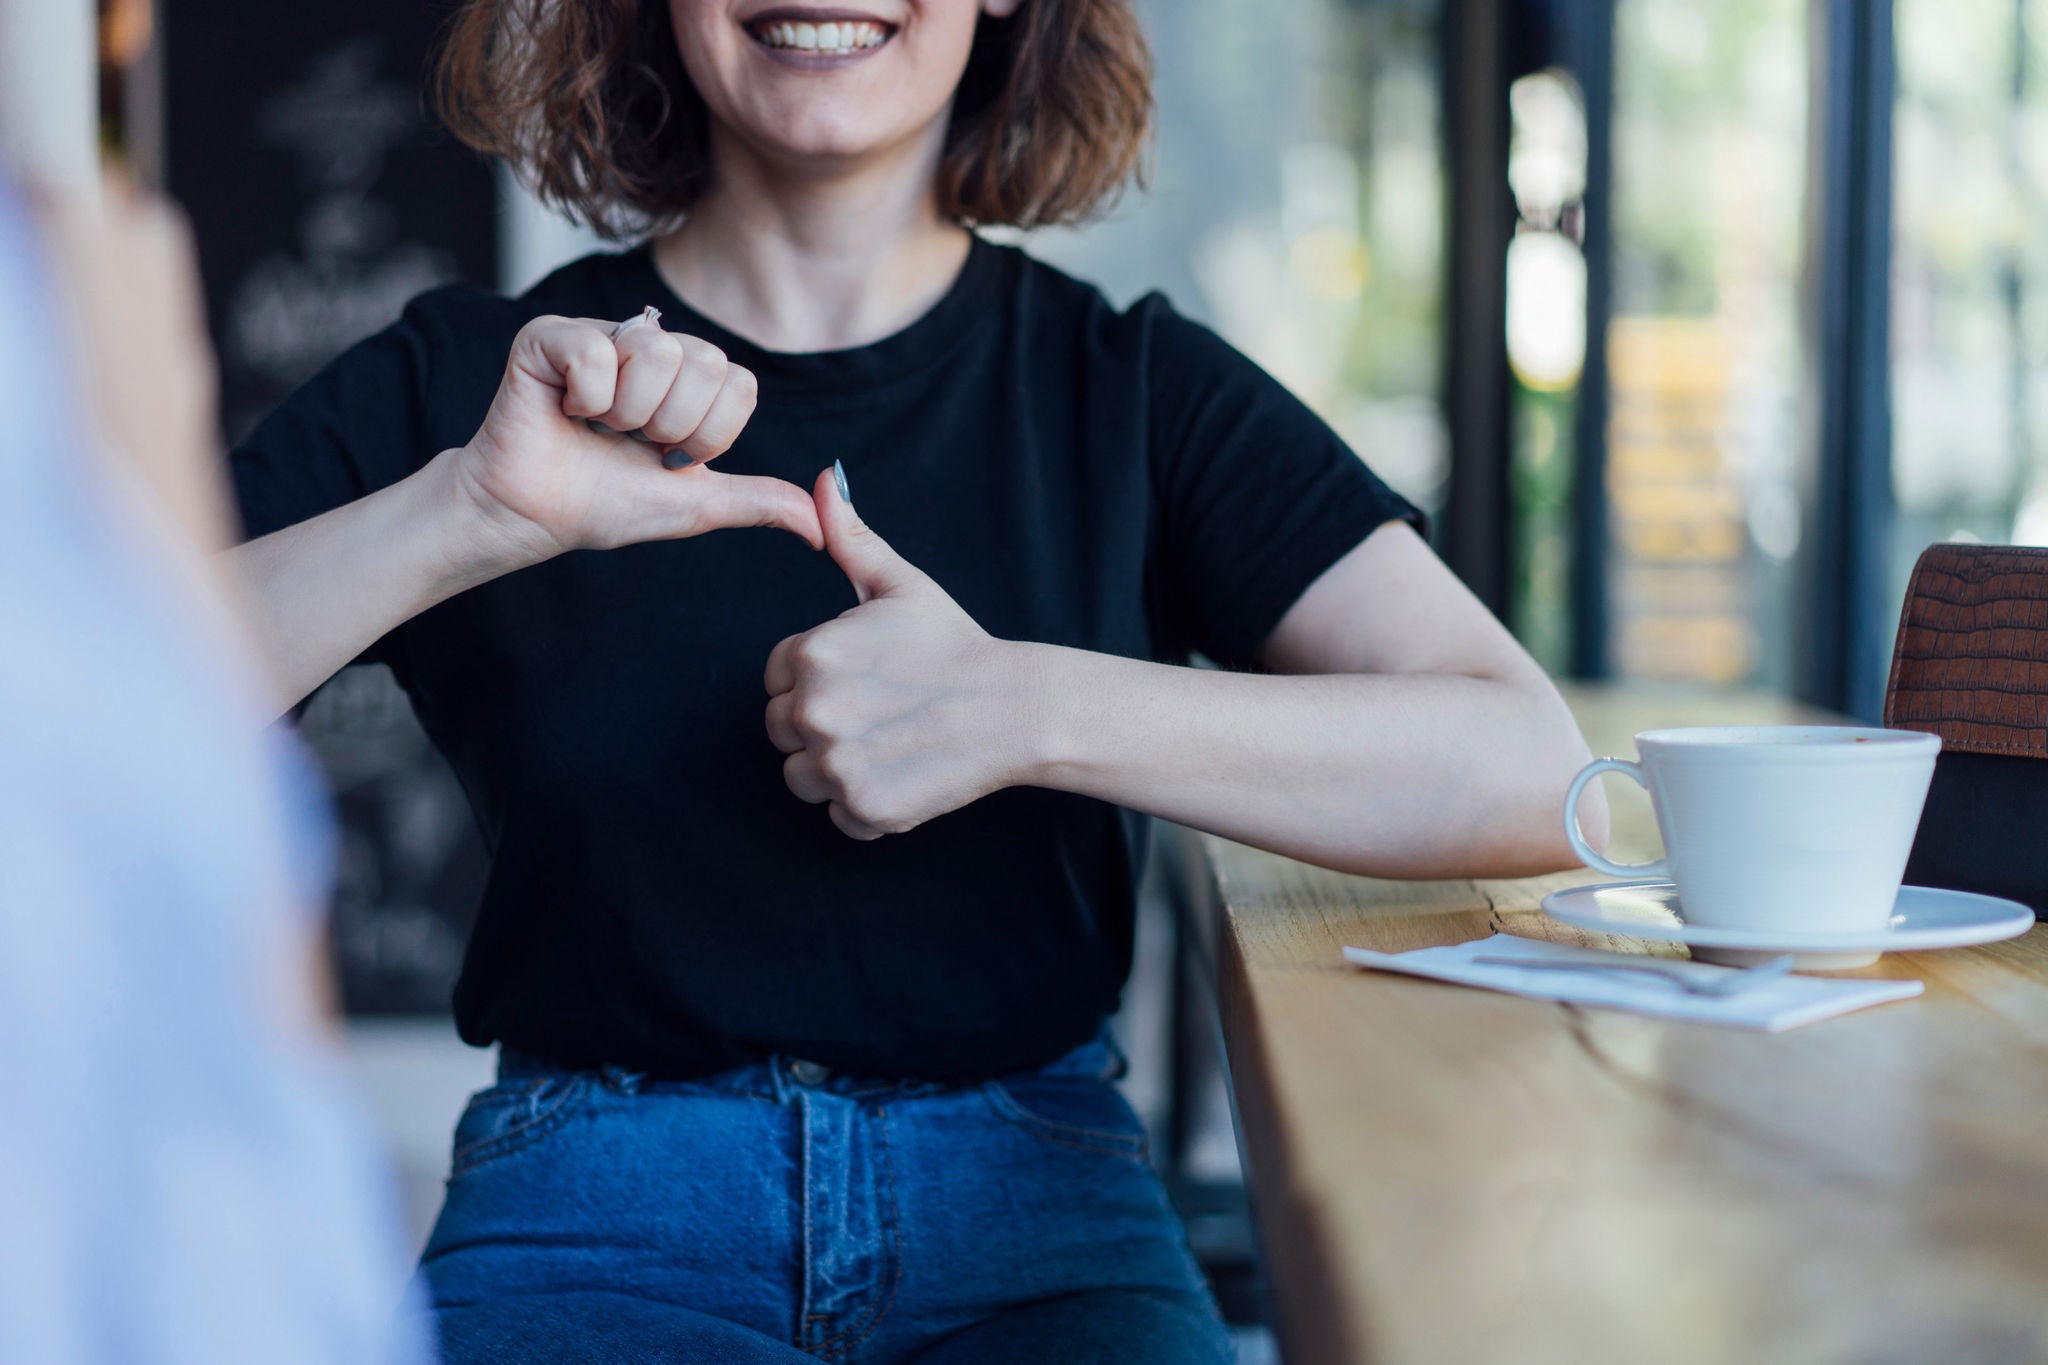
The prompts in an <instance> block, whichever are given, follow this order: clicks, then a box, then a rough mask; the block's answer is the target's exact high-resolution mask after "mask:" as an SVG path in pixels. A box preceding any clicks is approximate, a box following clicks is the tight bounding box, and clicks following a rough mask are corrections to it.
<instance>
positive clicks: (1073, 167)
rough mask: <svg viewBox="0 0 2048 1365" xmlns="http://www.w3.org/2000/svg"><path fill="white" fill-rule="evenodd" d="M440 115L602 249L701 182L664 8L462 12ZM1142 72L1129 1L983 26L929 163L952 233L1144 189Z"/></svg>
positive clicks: (445, 66)
mask: <svg viewBox="0 0 2048 1365" xmlns="http://www.w3.org/2000/svg"><path fill="white" fill-rule="evenodd" d="M439 91H440V108H441V115H442V117H443V118H444V119H445V120H446V121H447V123H448V126H449V128H451V129H452V130H453V131H454V132H455V134H456V136H458V137H460V138H461V139H462V140H463V141H464V142H466V143H468V144H469V145H470V146H472V147H474V148H476V149H477V150H478V151H480V152H484V153H487V154H491V155H496V156H502V157H504V158H506V159H507V160H508V161H510V162H511V163H512V164H513V166H514V167H516V168H517V169H518V170H519V171H520V172H521V174H523V175H524V176H525V177H527V179H528V180H529V182H530V183H531V184H532V186H533V187H534V189H535V190H536V191H537V192H538V193H539V195H540V197H541V198H542V199H543V200H545V201H547V202H548V203H550V204H553V205H555V206H557V207H558V208H561V209H563V210H564V211H566V212H567V213H569V214H570V215H571V216H572V217H575V218H577V219H580V220H581V221H583V222H585V223H588V224H589V225H590V226H591V227H592V228H594V229H596V230H597V231H598V232H599V233H601V234H603V235H604V236H606V237H609V238H612V239H615V240H617V239H622V238H631V237H637V236H640V235H643V234H645V233H647V232H650V231H659V230H662V229H664V228H666V227H669V226H672V225H673V224H675V223H676V222H677V221H679V220H680V219H681V217H682V216H683V215H684V214H685V213H686V212H688V211H689V208H690V205H691V204H692V203H694V202H695V201H696V199H697V197H698V196H699V195H701V194H702V193H703V192H704V190H705V188H706V186H707V185H708V184H709V183H710V178H711V153H710V136H709V116H708V114H707V112H706V110H705V106H704V101H703V98H702V97H701V96H700V95H698V93H697V90H696V88H695V87H694V86H693V85H692V84H691V83H690V78H689V76H688V75H686V74H685V73H684V70H683V62H682V57H681V55H680V54H679V53H678V51H677V49H676V38H675V30H674V27H673V25H672V23H671V22H670V19H669V8H668V5H667V4H666V3H664V0H468V3H467V4H465V5H464V6H463V7H462V10H461V11H460V12H459V13H458V14H457V15H456V16H455V18H454V20H453V21H452V23H451V25H450V29H449V33H448V41H447V43H446V45H445V46H444V48H443V49H442V53H441V60H440V70H439ZM1151 122H1152V69H1151V60H1150V57H1149V55H1148V53H1147V51H1146V48H1145V39H1144V35H1143V34H1142V33H1141V32H1140V31H1139V28H1138V21H1137V17H1136V16H1135V15H1134V14H1132V12H1131V8H1130V4H1129V0H1025V3H1024V5H1023V7H1022V8H1021V9H1020V10H1019V11H1018V12H1017V13H1016V14H1015V15H1012V16H1011V17H1009V18H1007V19H994V18H990V17H989V16H987V15H984V16H982V18H981V21H980V24H979V26H978V27H977V28H976V30H975V35H974V47H973V50H972V52H971V53H970V54H969V56H968V59H967V70H966V73H965V74H964V75H963V76H962V77H961V80H960V88H959V90H958V92H957V93H956V94H955V96H954V101H953V114H952V121H951V123H950V125H949V126H948V128H947V132H946V146H945V152H944V155H943V157H942V159H941V161H940V164H939V173H938V194H939V207H940V211H941V212H943V213H944V214H945V215H946V216H947V217H948V218H951V219H954V220H957V221H959V222H962V223H969V224H975V225H982V226H992V225H999V224H1000V225H1007V226H1011V227H1019V228H1033V227H1044V226H1049V225H1052V224H1064V223H1076V222H1080V221H1082V220H1084V219H1086V218H1088V217H1090V216H1092V215H1093V214H1094V213H1095V212H1096V211H1097V210H1099V209H1101V208H1102V207H1104V206H1105V205H1106V204H1107V203H1108V202H1110V201H1111V200H1113V199H1114V198H1115V196H1116V194H1117V192H1118V191H1119V190H1120V189H1121V188H1122V187H1123V185H1124V184H1125V183H1126V182H1127V181H1130V180H1133V179H1141V178H1142V171H1141V167H1140V165H1139V162H1140V159H1141V156H1142V153H1143V151H1144V147H1145V143H1146V139H1147V136H1148V134H1149V132H1150V129H1151Z"/></svg>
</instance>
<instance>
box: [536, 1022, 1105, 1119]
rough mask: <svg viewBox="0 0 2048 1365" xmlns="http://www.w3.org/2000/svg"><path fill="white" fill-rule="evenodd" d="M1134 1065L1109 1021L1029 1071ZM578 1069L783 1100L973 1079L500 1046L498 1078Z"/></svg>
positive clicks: (661, 1085) (637, 1086)
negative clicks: (681, 1076)
mask: <svg viewBox="0 0 2048 1365" xmlns="http://www.w3.org/2000/svg"><path fill="white" fill-rule="evenodd" d="M1129 1069H1130V1064H1129V1061H1128V1060H1127V1059H1126V1058H1125V1056H1124V1052H1123V1049H1122V1048H1121V1047H1119V1046H1117V1042H1116V1039H1115V1038H1113V1037H1111V1036H1110V1031H1109V1025H1108V1024H1106V1023H1105V1024H1104V1025H1103V1026H1102V1029H1101V1031H1100V1032H1099V1033H1097V1034H1096V1035H1095V1036H1094V1037H1093V1038H1091V1039H1089V1040H1088V1041H1087V1042H1085V1043H1083V1044H1081V1045H1080V1046H1079V1047H1077V1048H1075V1049H1073V1050H1072V1051H1071V1052H1067V1053H1065V1054H1063V1055H1061V1056H1059V1057H1056V1058H1054V1059H1053V1060H1052V1061H1050V1062H1048V1063H1046V1064H1045V1065H1044V1066H1041V1067H1034V1068H1031V1069H1030V1070H1029V1071H1028V1072H1026V1073H1023V1074H1028V1075H1033V1076H1067V1077H1077V1078H1082V1079H1087V1080H1101V1081H1113V1080H1116V1079H1118V1078H1119V1077H1121V1076H1122V1075H1123V1074H1124V1073H1125V1072H1126V1071H1128V1070H1129ZM578 1070H584V1071H593V1072H596V1073H597V1074H598V1075H600V1076H601V1077H602V1078H603V1079H604V1081H605V1082H606V1084H608V1085H611V1086H613V1087H614V1088H617V1089H624V1090H630V1091H642V1090H646V1091H661V1090H693V1089H694V1090H721V1091H730V1092H733V1093H736V1094H754V1095H759V1094H771V1095H773V1096H774V1097H775V1098H776V1099H778V1100H779V1099H782V1098H784V1096H785V1094H786V1092H787V1091H788V1090H789V1089H790V1088H792V1087H805V1088H809V1089H813V1090H824V1091H828V1092H830V1093H833V1094H838V1095H845V1096H848V1097H866V1096H873V1095H886V1094H897V1095H919V1094H937V1093H939V1092H941V1091H945V1090H958V1089H965V1088H967V1085H965V1084H963V1083H961V1082H956V1081H929V1080H921V1079H918V1078H915V1077H901V1076H898V1077H889V1076H857V1075H851V1074H848V1073H845V1072H838V1071H833V1070H831V1069H829V1068H827V1067H824V1066H821V1065H819V1064H818V1063H816V1062H811V1061H807V1060H805V1059H803V1058H801V1057H791V1056H787V1055H785V1054H783V1053H771V1054H769V1055H768V1056H767V1057H765V1058H763V1059H762V1060H761V1061H758V1062H748V1063H746V1064H744V1065H741V1066H736V1067H732V1068H729V1069H728V1070H725V1071H718V1072H713V1073H712V1074H710V1075H707V1076H697V1077H693V1078H691V1079H689V1080H683V1081H673V1080H664V1079H661V1078H658V1077H652V1076H649V1075H647V1074H646V1073H644V1072H637V1071H633V1070H631V1069H629V1068H626V1067H617V1066H602V1067H587V1068H576V1067H565V1066H559V1065H557V1064H555V1063H553V1062H549V1061H545V1060H543V1059H541V1058H539V1057H535V1056H532V1055H531V1054H528V1053H525V1052H521V1051H519V1050H518V1049H517V1048H514V1047H511V1046H509V1045H500V1047H499V1048H498V1079H499V1080H501V1081H509V1080H520V1079H526V1078H531V1077H538V1076H565V1075H570V1074H573V1073H575V1072H577V1071H578ZM998 1079H1000V1078H998Z"/></svg>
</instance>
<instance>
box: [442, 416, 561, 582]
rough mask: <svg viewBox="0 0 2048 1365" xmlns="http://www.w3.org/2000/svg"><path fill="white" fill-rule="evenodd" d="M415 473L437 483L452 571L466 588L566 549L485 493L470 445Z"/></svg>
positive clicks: (450, 452) (447, 556)
mask: <svg viewBox="0 0 2048 1365" xmlns="http://www.w3.org/2000/svg"><path fill="white" fill-rule="evenodd" d="M415 477H417V478H421V479H424V480H426V481H427V482H428V483H429V484H430V485H431V494H430V496H431V498H432V500H433V504H434V506H435V507H436V509H437V510H438V512H439V522H440V540H441V542H442V544H443V546H444V549H445V552H446V553H445V558H446V563H447V572H448V573H449V574H451V575H452V576H453V577H455V578H457V579H462V580H466V581H465V582H462V583H461V584H460V586H462V587H469V586H473V585H475V584H476V583H481V582H484V581H486V580H488V579H492V578H496V577H498V576H499V575H501V574H508V573H511V572H512V571H513V570H515V569H523V568H526V567H527V566H528V565H532V564H538V563H540V562H541V561H542V560H545V559H552V558H553V557H554V556H556V555H558V554H560V553H561V551H562V547H561V546H560V545H557V544H555V543H554V541H553V539H552V538H551V537H550V536H549V535H548V534H547V532H545V531H544V530H542V529H541V528H540V527H538V526H536V525H534V524H533V523H532V522H531V521H529V520H527V519H526V518H525V517H522V516H520V515H519V514H518V513H516V512H513V511H511V510H510V509H508V508H507V507H505V506H504V505H503V504H502V503H500V502H499V501H498V500H497V499H495V498H493V497H492V496H491V495H490V494H489V493H488V492H487V491H485V489H484V486H483V484H482V482H481V481H480V480H479V479H478V478H477V476H476V461H475V455H474V452H472V451H471V450H470V449H469V448H468V447H466V446H457V447H455V448H453V449H450V450H444V451H442V452H441V453H440V454H439V455H436V456H435V457H434V458H433V459H432V460H429V461H428V462H427V465H426V467H425V468H423V469H422V470H421V471H420V472H419V474H418V475H416V476H415Z"/></svg>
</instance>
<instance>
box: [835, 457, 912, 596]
mask: <svg viewBox="0 0 2048 1365" xmlns="http://www.w3.org/2000/svg"><path fill="white" fill-rule="evenodd" d="M845 488H846V471H845V468H844V467H843V466H842V465H840V463H839V462H838V461H837V460H834V461H833V462H832V467H831V468H830V469H827V470H823V471H821V472H820V473H819V475H818V482H817V486H816V488H815V489H814V490H813V492H812V495H811V496H812V498H813V500H814V501H816V503H817V504H818V524H819V525H820V526H821V527H823V528H824V532H825V552H826V553H827V554H829V555H831V556H832V562H833V563H835V564H837V565H838V566H839V567H840V569H841V570H842V571H843V572H844V573H845V574H846V577H847V579H848V580H849V581H850V582H851V583H852V584H853V591H854V593H855V594H856V595H857V596H858V597H859V598H860V600H861V601H863V602H865V601H867V600H868V599H869V598H871V597H887V596H889V595H890V594H892V593H897V592H901V591H902V590H903V589H904V588H907V587H909V586H911V585H912V584H914V583H920V582H922V581H924V575H923V574H922V573H920V572H918V570H917V569H916V567H914V566H913V565H912V564H911V563H910V562H909V561H908V560H906V559H904V558H903V556H901V555H899V554H897V553H896V552H895V551H894V550H892V549H890V548H889V542H888V541H886V540H883V539H882V538H881V537H880V536H878V535H876V534H875V533H874V532H873V531H870V530H869V529H868V525H867V523H866V522H864V521H862V520H861V519H860V516H859V515H858V514H857V513H856V512H855V511H854V510H853V504H852V503H851V502H850V501H848V500H847V496H846V492H845V491H844V490H845Z"/></svg>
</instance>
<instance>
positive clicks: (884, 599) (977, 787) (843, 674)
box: [765, 469, 1034, 839]
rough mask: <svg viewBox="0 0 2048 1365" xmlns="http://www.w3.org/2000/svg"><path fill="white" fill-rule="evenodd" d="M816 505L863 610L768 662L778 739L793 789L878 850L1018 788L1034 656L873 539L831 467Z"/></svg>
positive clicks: (791, 643) (1026, 750) (1025, 755)
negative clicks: (885, 838)
mask: <svg viewBox="0 0 2048 1365" xmlns="http://www.w3.org/2000/svg"><path fill="white" fill-rule="evenodd" d="M813 496H814V498H815V499H816V502H817V507H818V520H819V522H820V523H821V524H822V526H823V528H824V532H825V549H826V551H827V552H828V553H829V554H831V556H832V558H833V560H834V562H836V563H837V564H838V565H839V567H840V568H841V569H843V570H844V571H845V573H846V576H847V578H848V579H850V580H851V581H852V583H853V587H854V592H855V593H856V594H857V595H858V597H859V598H860V604H859V605H858V606H855V607H853V608H850V609H849V610H847V611H844V612H841V613H840V614H839V616H838V617H837V618H835V619H834V620H831V621H827V622H825V623H824V624H823V625H820V626H816V627H813V628H812V629H810V630H807V631H805V632H804V633H803V634H801V635H792V636H790V637H789V638H788V639H786V640H784V641H783V642H782V643H781V644H779V645H777V646H776V647H775V649H774V650H773V652H771V653H770V654H769V656H768V668H767V674H766V678H765V681H766V683H767V686H768V696H769V701H768V737H769V739H771V740H772V741H774V744H775V747H776V748H778V749H780V750H781V751H782V752H783V753H785V754H788V755H789V758H788V760H787V761H786V762H785V763H784V764H783V765H782V771H783V777H784V780H785V781H787V782H788V783H789V789H790V790H791V791H792V792H795V793H796V794H797V796H799V797H801V798H802V799H803V800H805V801H809V802H812V803H813V804H817V803H820V802H825V803H829V806H830V813H831V816H832V823H833V824H835V825H837V826H839V828H840V829H841V830H843V831H844V832H845V833H847V834H849V835H851V836H852V837H853V838H855V839H877V838H880V837H881V836H882V835H884V834H901V833H903V832H904V831H906V830H910V829H915V828H916V827H917V826H918V825H921V824H923V823H924V822H925V821H927V820H929V819H931V818H932V817H934V816H937V815H944V814H945V813H946V812H947V811H950V810H958V809H959V808H960V807H961V806H964V805H966V804H967V803H968V802H970V801H974V800H977V799H979V798H981V797H983V796H986V795H988V794H989V793H990V792H993V791H997V790H999V789H1001V788H1003V787H1006V786H1011V785H1014V784H1015V783H1016V782H1017V781H1019V780H1020V776H1021V774H1023V773H1024V772H1025V771H1026V766H1027V765H1028V763H1029V761H1030V754H1031V741H1030V735H1031V713H1032V709H1033V708H1032V706H1031V704H1030V696H1031V692H1032V689H1031V686H1030V679H1031V677H1032V674H1033V671H1034V663H1033V656H1034V651H1033V650H1032V647H1031V646H1029V645H1025V644H1018V643H1014V642H1011V641H1006V640H997V639H995V638H993V637H992V636H990V635H989V634H988V632H986V631H984V630H983V629H982V628H981V627H980V626H978V625H976V624H975V623H974V619H973V618H972V617H970V616H969V615H968V614H967V613H966V612H965V611H963V610H961V608H960V604H959V603H957V602H955V601H954V600H953V599H952V597H951V596H949V595H948V594H947V592H946V590H945V589H944V588H941V587H940V586H939V585H938V584H937V583H934V582H933V581H932V580H931V579H930V578H928V577H926V576H925V574H924V573H923V572H922V571H920V570H919V569H917V568H916V567H915V566H913V565H912V564H910V563H909V562H908V561H906V560H904V559H903V558H902V557H901V556H900V555H898V554H897V553H896V552H895V551H894V550H893V549H891V548H890V547H889V545H888V543H887V542H885V541H884V540H883V539H882V538H881V537H880V536H878V535H876V534H875V533H874V532H873V531H871V530H869V529H868V527H867V525H866V524H865V523H864V522H862V521H861V520H860V518H859V517H858V516H857V515H855V513H854V510H853V507H852V505H851V504H850V503H848V502H847V500H846V499H845V498H844V497H843V496H841V494H840V492H839V490H838V487H837V485H836V484H835V481H834V479H833V472H832V471H831V470H829V469H828V470H826V471H825V472H824V473H822V474H820V475H819V476H818V483H817V487H816V489H815V490H814V493H813Z"/></svg>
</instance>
